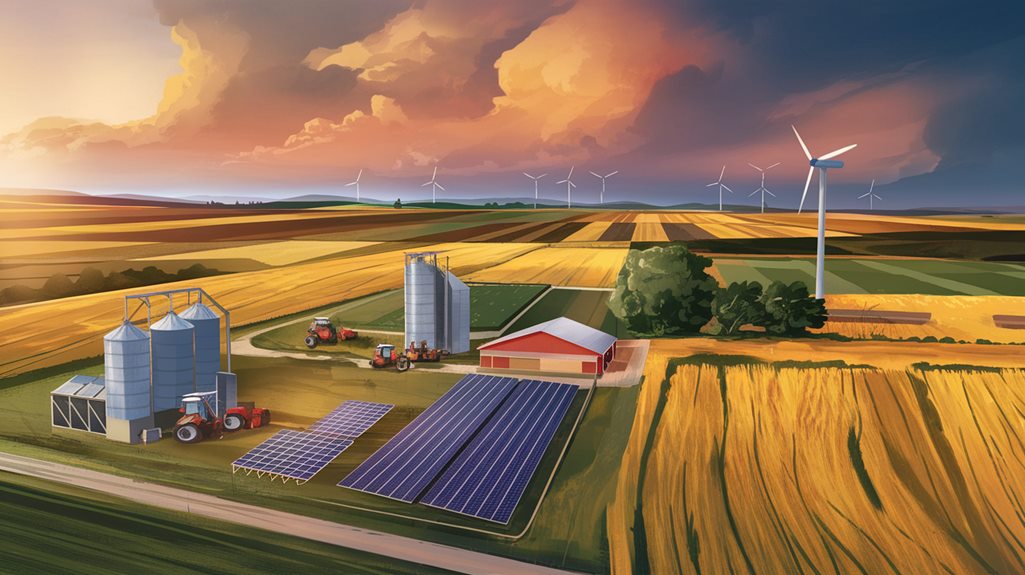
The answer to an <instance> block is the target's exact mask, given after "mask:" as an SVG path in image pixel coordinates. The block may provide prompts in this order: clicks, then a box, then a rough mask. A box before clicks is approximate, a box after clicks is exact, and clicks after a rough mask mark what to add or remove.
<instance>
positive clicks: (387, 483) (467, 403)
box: [338, 375, 517, 503]
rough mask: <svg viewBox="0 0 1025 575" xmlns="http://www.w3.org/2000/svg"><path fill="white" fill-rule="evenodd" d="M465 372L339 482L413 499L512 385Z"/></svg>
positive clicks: (508, 380) (512, 380)
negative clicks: (450, 387) (441, 394)
mask: <svg viewBox="0 0 1025 575" xmlns="http://www.w3.org/2000/svg"><path fill="white" fill-rule="evenodd" d="M516 381H517V380H516V379H515V378H509V377H498V376H493V375H468V376H466V377H464V378H462V379H461V380H459V382H458V383H456V385H454V386H453V387H452V389H450V390H448V392H446V393H445V395H443V396H441V398H439V399H438V400H437V401H436V402H434V403H433V404H432V405H431V406H430V407H428V408H427V409H426V410H425V411H424V412H423V413H421V414H420V415H419V416H418V417H417V418H416V419H414V420H413V421H412V422H411V423H410V424H409V425H407V426H406V427H405V428H403V429H402V431H400V432H399V433H398V434H396V435H395V437H393V438H392V439H391V440H390V441H388V443H386V444H384V446H383V447H381V449H378V450H377V451H376V452H375V453H374V454H373V455H371V456H370V457H369V458H367V460H366V461H364V462H363V463H362V464H360V466H359V467H357V468H356V469H355V470H353V472H352V473H350V474H349V475H348V476H346V477H345V478H344V479H342V481H341V482H340V483H339V484H338V485H340V486H342V487H348V488H350V489H356V490H358V491H364V492H367V493H374V494H377V495H381V496H384V497H389V498H392V499H397V500H399V501H404V502H406V503H412V502H413V501H415V500H416V499H417V497H419V496H420V494H421V493H423V491H424V490H425V489H426V488H427V486H428V485H429V484H430V483H431V481H433V480H434V478H435V477H436V476H437V475H438V474H439V473H440V472H441V470H442V469H443V468H444V467H445V465H446V464H448V462H449V461H450V460H451V459H452V458H453V457H454V456H455V454H456V452H458V451H459V449H460V448H461V447H462V446H463V445H464V444H465V443H466V442H467V441H468V440H469V438H470V437H472V436H473V434H474V433H476V431H477V430H478V429H479V428H480V426H481V425H482V424H483V423H484V421H485V420H486V419H487V418H488V416H490V415H491V414H492V413H493V412H494V411H495V409H497V408H498V406H499V404H501V403H502V400H504V399H505V398H506V397H507V396H508V395H509V393H510V392H511V391H512V390H513V388H514V387H515V386H516Z"/></svg>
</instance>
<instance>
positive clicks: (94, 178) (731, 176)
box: [0, 0, 1025, 208]
mask: <svg viewBox="0 0 1025 575" xmlns="http://www.w3.org/2000/svg"><path fill="white" fill-rule="evenodd" d="M0 9H2V14H3V16H0V78H3V84H4V86H3V89H2V90H0V187H3V188H51V189H65V190H77V191H85V192H90V193H111V194H112V193H134V194H160V195H173V196H193V195H203V196H218V197H224V198H225V199H227V200H229V201H230V200H231V199H232V198H234V197H287V196H297V195H303V194H351V193H352V191H353V188H352V187H348V188H346V187H344V184H345V183H347V182H350V181H352V179H354V177H355V176H356V174H357V173H358V172H359V170H361V169H362V170H364V172H363V176H362V178H361V191H362V192H363V193H364V194H365V195H367V196H371V197H376V198H379V199H383V200H389V201H390V200H392V199H394V198H395V197H402V198H403V199H404V200H406V201H408V200H415V199H418V198H424V197H428V196H429V190H430V188H429V187H422V186H421V184H422V183H424V182H426V181H428V180H429V179H430V176H431V172H432V170H433V169H434V166H435V165H437V166H438V167H439V168H438V181H439V183H441V184H442V185H443V186H444V187H445V190H446V191H445V192H440V193H441V195H443V196H444V197H447V198H473V199H483V198H489V197H496V198H497V197H502V198H505V197H515V196H526V195H531V194H532V193H533V183H532V182H531V181H530V180H528V179H527V178H526V177H525V176H524V175H523V173H522V172H529V173H532V174H541V173H547V174H548V175H547V176H546V177H545V178H544V179H542V180H541V182H542V196H544V197H547V198H551V199H564V198H565V185H562V186H559V185H557V184H556V182H557V181H559V180H562V179H564V178H565V177H566V175H567V172H568V171H569V169H570V167H571V166H575V171H574V175H573V178H572V179H573V181H574V183H576V185H577V188H575V189H574V200H575V201H578V202H592V201H597V200H598V190H599V189H600V182H599V180H598V179H597V178H595V177H594V176H593V175H592V174H591V173H589V172H592V171H593V172H597V173H600V174H605V173H609V172H612V171H616V170H618V172H619V173H618V174H616V175H615V176H613V177H612V178H609V180H608V194H607V199H608V200H609V201H616V200H642V201H648V202H653V203H659V204H675V203H683V202H708V203H713V202H716V201H717V200H718V197H717V195H716V192H715V189H714V188H707V187H705V186H706V184H708V183H710V182H712V181H714V180H715V179H716V178H717V176H718V175H719V173H720V170H721V169H722V166H723V165H725V166H726V175H725V183H726V184H727V185H729V186H730V187H731V188H732V189H733V190H734V192H735V193H734V194H733V195H732V196H728V197H727V202H728V203H749V204H754V203H756V202H757V197H748V194H749V193H750V192H751V191H753V190H754V189H756V188H757V187H758V184H759V179H758V178H759V174H758V172H756V171H755V170H754V169H753V168H751V167H750V166H749V165H748V163H749V162H750V163H753V164H755V165H759V166H763V167H764V166H767V165H771V164H774V163H776V162H781V164H780V165H779V166H778V167H776V168H774V169H773V170H771V171H770V172H768V174H767V180H766V184H767V186H768V188H769V189H770V190H772V191H773V192H774V193H776V195H777V198H776V199H772V198H770V202H769V203H770V206H771V205H775V206H778V207H794V206H796V205H797V203H798V202H799V200H800V196H801V191H802V189H803V187H804V182H805V175H806V173H807V170H808V163H807V160H806V159H805V158H804V156H803V153H802V152H801V149H800V147H799V145H798V143H797V141H796V139H795V138H794V135H793V132H792V131H791V128H790V126H791V125H792V124H793V125H796V126H797V128H798V129H799V130H800V132H801V134H802V136H804V139H805V141H806V142H807V143H808V145H809V147H810V148H811V150H812V151H813V152H814V153H817V154H824V153H826V152H828V151H831V150H834V149H836V148H839V147H842V146H845V145H848V144H858V147H857V148H855V149H854V150H852V151H850V152H848V153H846V154H844V155H843V156H842V157H841V159H843V160H844V161H845V162H846V166H845V167H844V168H843V169H842V170H836V171H834V172H832V173H831V174H830V196H829V205H831V206H837V207H855V206H860V204H861V203H864V202H863V201H860V200H857V196H858V195H861V194H863V193H864V192H865V191H867V189H868V186H869V183H870V182H871V181H872V180H876V188H875V189H876V191H877V193H878V194H879V195H880V196H882V198H883V199H882V200H881V201H880V204H881V205H882V206H885V207H891V208H909V207H944V206H1012V205H1013V206H1025V193H1023V191H1025V190H1023V188H1022V182H1023V181H1025V113H1023V111H1022V110H1023V108H1022V103H1023V102H1025V59H1023V58H1022V57H1021V54H1025V3H1023V2H1021V1H1020V0H1006V1H1001V2H987V1H982V2H973V3H969V2H963V1H961V2H955V1H951V0H902V1H900V2H893V1H892V0H887V1H883V0H864V1H861V2H849V1H848V2H840V1H832V0H824V1H822V2H819V3H816V4H814V5H812V4H809V3H807V2H800V1H797V0H790V1H784V2H770V1H764V0H761V1H758V0H577V1H571V0H518V1H516V2H482V1H480V0H414V1H412V2H411V1H410V0H404V1H401V2H399V1H397V0H374V1H373V2H367V1H364V0H296V1H294V2H282V1H280V0H155V1H154V2H152V3H148V2H146V1H144V0H91V1H90V2H79V1H75V0H34V1H33V2H24V1H16V0H0ZM813 186H814V183H813ZM813 195H814V194H809V196H813ZM810 200H811V198H810ZM811 203H812V204H813V203H814V202H813V201H812V202H811Z"/></svg>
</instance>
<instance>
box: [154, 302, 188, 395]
mask: <svg viewBox="0 0 1025 575" xmlns="http://www.w3.org/2000/svg"><path fill="white" fill-rule="evenodd" d="M194 332H195V328H194V327H193V325H192V324H191V323H189V322H187V321H185V320H183V319H181V318H180V317H178V316H177V315H176V314H174V313H169V314H167V315H166V316H164V318H163V319H161V320H160V321H158V322H156V323H154V324H153V325H152V326H150V334H151V335H152V340H153V408H154V410H156V411H162V410H165V409H176V408H178V407H180V406H181V397H182V396H183V395H185V394H186V393H192V392H193V391H195V379H194V378H195V370H194V367H195V366H194V364H195V353H194V350H193V345H194V342H193V340H194Z"/></svg>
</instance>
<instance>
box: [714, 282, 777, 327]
mask: <svg viewBox="0 0 1025 575" xmlns="http://www.w3.org/2000/svg"><path fill="white" fill-rule="evenodd" d="M761 297H762V284H760V283H758V282H747V281H745V282H739V283H738V282H733V283H731V284H730V285H729V286H727V287H724V288H723V287H720V288H719V289H717V290H716V292H715V299H714V300H712V312H713V313H714V314H715V318H716V320H718V322H719V333H720V334H722V335H733V334H735V333H737V332H738V331H740V328H741V327H742V326H745V325H748V324H753V325H762V324H763V323H764V319H765V305H764V304H763V303H762V302H761Z"/></svg>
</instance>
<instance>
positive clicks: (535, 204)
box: [523, 172, 548, 210]
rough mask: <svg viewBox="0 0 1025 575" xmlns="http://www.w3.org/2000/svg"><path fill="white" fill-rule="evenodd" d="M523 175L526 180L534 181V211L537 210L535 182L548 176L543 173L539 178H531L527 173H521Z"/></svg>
mask: <svg viewBox="0 0 1025 575" xmlns="http://www.w3.org/2000/svg"><path fill="white" fill-rule="evenodd" d="M523 175H524V176H527V177H528V178H530V179H532V180H534V209H535V210H536V209H537V181H538V180H540V179H541V178H543V177H545V176H547V175H548V174H547V173H544V174H541V175H540V176H531V175H530V174H528V173H527V172H523Z"/></svg>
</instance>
